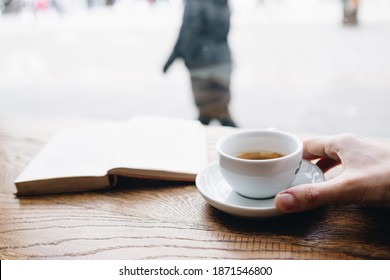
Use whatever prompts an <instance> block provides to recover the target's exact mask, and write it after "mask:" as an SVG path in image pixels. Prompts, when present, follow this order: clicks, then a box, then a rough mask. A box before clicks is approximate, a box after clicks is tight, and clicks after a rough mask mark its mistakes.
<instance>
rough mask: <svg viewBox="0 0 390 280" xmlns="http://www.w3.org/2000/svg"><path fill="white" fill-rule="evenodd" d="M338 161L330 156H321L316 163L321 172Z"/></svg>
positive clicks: (330, 167)
mask: <svg viewBox="0 0 390 280" xmlns="http://www.w3.org/2000/svg"><path fill="white" fill-rule="evenodd" d="M339 164H340V162H338V161H335V160H333V159H330V158H321V159H320V160H319V161H318V162H317V163H316V165H317V166H318V167H319V168H320V169H321V170H322V172H324V173H325V172H327V171H328V170H330V169H332V168H333V167H335V166H337V165H339Z"/></svg>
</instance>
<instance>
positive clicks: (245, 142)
mask: <svg viewBox="0 0 390 280" xmlns="http://www.w3.org/2000/svg"><path fill="white" fill-rule="evenodd" d="M216 148H217V152H218V160H219V169H220V172H221V174H222V177H223V178H224V179H225V181H226V182H227V183H228V184H229V185H230V186H231V188H232V189H233V190H235V191H236V192H237V193H238V194H240V195H242V196H245V197H248V198H254V199H262V198H270V197H273V196H275V195H276V194H277V193H278V192H280V191H282V190H284V189H287V188H288V187H289V186H290V185H291V183H292V182H293V181H294V179H295V177H296V175H297V173H298V172H299V168H300V165H301V163H302V153H303V144H302V141H301V140H300V139H299V138H298V137H296V136H295V135H293V134H291V133H288V132H284V131H279V130H267V129H254V130H241V131H237V132H233V133H231V134H229V135H226V136H224V137H222V138H221V139H220V140H218V142H217V147H216Z"/></svg>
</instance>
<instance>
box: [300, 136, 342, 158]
mask: <svg viewBox="0 0 390 280" xmlns="http://www.w3.org/2000/svg"><path fill="white" fill-rule="evenodd" d="M334 138H335V136H330V137H321V138H313V139H308V140H305V141H304V142H303V150H304V152H303V157H304V158H306V159H308V160H312V159H316V158H331V159H332V160H334V161H338V162H340V158H339V155H338V152H339V149H340V147H339V146H338V145H335V144H334V143H339V142H338V141H335V139H334Z"/></svg>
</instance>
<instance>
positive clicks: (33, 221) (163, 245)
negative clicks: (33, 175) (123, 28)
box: [0, 118, 390, 260]
mask: <svg viewBox="0 0 390 280" xmlns="http://www.w3.org/2000/svg"><path fill="white" fill-rule="evenodd" d="M80 122H81V121H80V120H65V121H59V120H56V119H50V120H36V119H35V120H31V119H30V120H25V119H18V120H17V119H4V118H3V119H0V225H1V226H0V259H3V260H4V259H390V210H389V209H372V208H361V207H357V206H327V207H323V208H321V209H318V210H314V211H311V212H307V213H300V214H295V215H291V216H288V217H282V218H278V219H272V220H245V219H239V218H235V217H233V216H230V215H228V214H225V213H223V212H220V211H218V210H216V209H214V208H213V207H211V206H209V205H208V204H207V203H206V201H205V200H204V199H203V198H202V197H201V195H200V194H199V193H198V191H197V190H196V188H195V186H194V185H193V184H178V183H175V184H172V183H161V182H156V181H148V180H136V179H125V180H122V181H121V183H120V184H119V186H118V187H116V188H115V189H112V190H110V191H98V192H90V193H80V194H65V195H51V196H40V197H29V198H27V197H26V198H17V197H15V196H14V192H15V186H14V184H13V180H14V179H15V178H16V176H17V175H18V174H19V172H20V171H21V170H22V169H23V168H24V167H25V165H26V164H27V163H28V162H29V161H30V160H31V159H32V157H33V156H34V155H35V154H36V152H37V151H38V150H39V149H40V148H41V147H42V146H43V145H44V143H45V142H46V141H47V140H48V138H49V137H50V136H51V135H52V134H53V133H54V132H55V131H56V130H57V129H59V128H63V127H65V126H70V125H74V124H77V123H80Z"/></svg>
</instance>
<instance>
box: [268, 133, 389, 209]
mask: <svg viewBox="0 0 390 280" xmlns="http://www.w3.org/2000/svg"><path fill="white" fill-rule="evenodd" d="M303 157H304V158H305V159H308V160H314V159H319V161H318V162H317V166H318V167H319V168H320V169H321V170H322V171H323V172H326V171H328V170H329V169H331V168H333V167H335V166H336V165H339V164H342V166H343V171H342V172H341V174H340V175H338V176H337V177H335V178H334V179H331V180H329V181H325V182H321V183H316V184H304V185H299V186H295V187H292V188H289V189H286V190H284V191H282V192H280V193H278V194H277V195H276V197H275V205H276V207H277V209H278V210H280V211H282V212H301V211H306V210H310V209H314V208H317V207H320V206H323V205H325V204H342V205H344V204H359V205H363V206H375V207H390V143H383V142H378V141H374V140H370V139H366V138H363V137H359V136H356V135H352V134H342V135H337V136H330V137H323V138H316V139H309V140H306V141H304V154H303Z"/></svg>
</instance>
